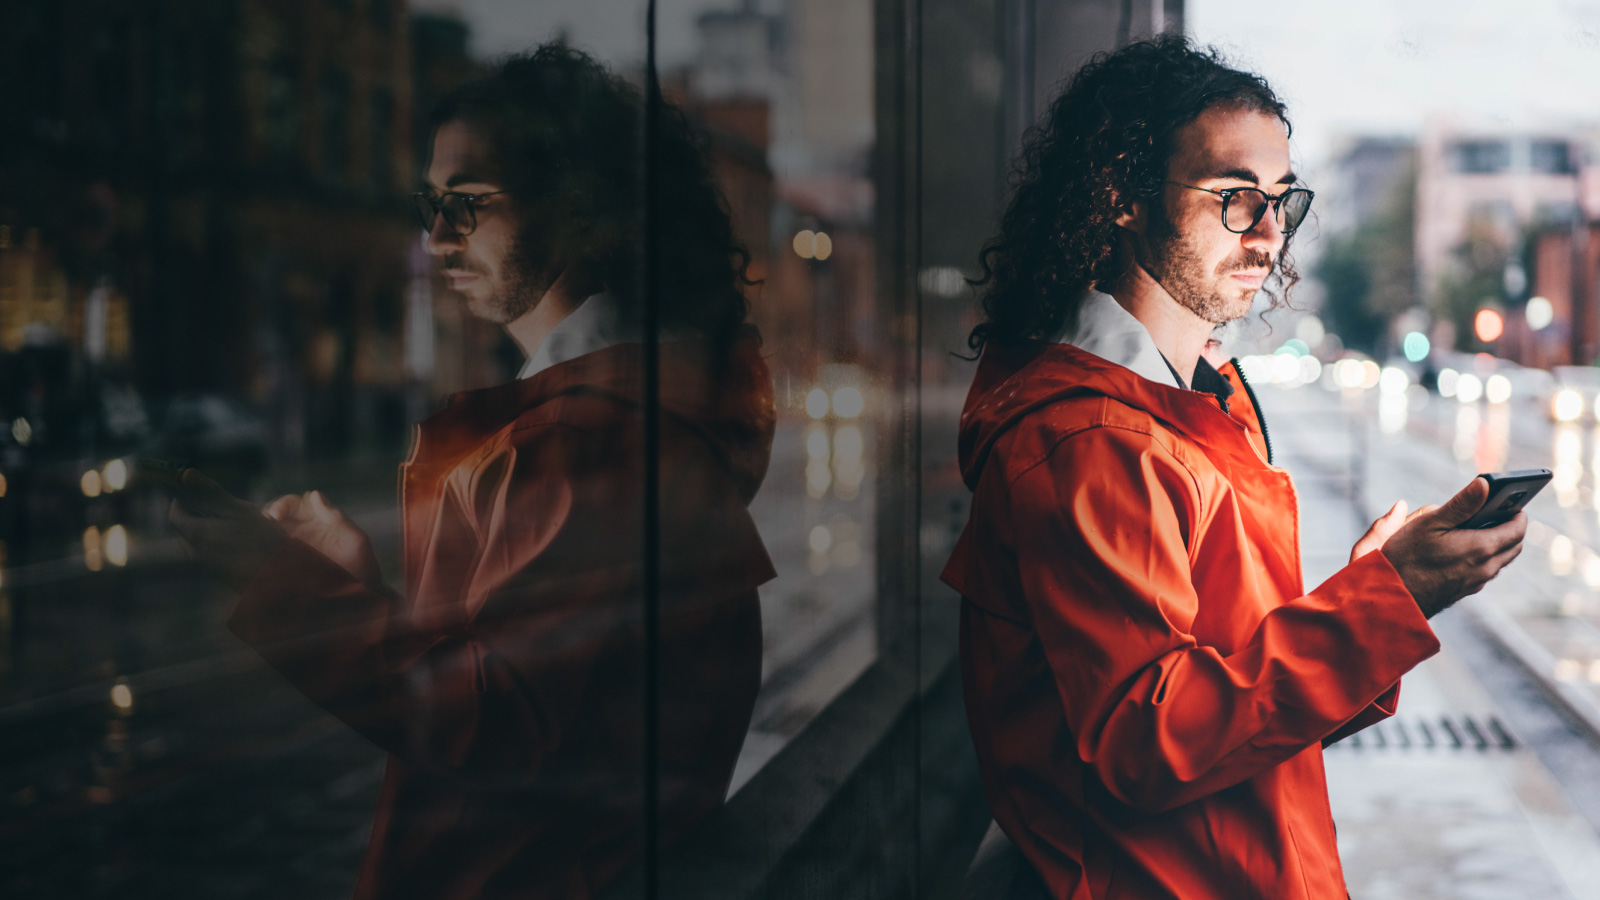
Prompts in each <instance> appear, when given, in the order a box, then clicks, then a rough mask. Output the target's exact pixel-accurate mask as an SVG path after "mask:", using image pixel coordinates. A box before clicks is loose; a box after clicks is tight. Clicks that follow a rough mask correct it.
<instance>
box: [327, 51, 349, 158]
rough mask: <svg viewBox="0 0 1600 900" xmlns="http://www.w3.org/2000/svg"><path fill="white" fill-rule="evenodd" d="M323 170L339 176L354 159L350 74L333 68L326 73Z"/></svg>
mask: <svg viewBox="0 0 1600 900" xmlns="http://www.w3.org/2000/svg"><path fill="white" fill-rule="evenodd" d="M321 100H322V174H323V175H325V176H327V177H328V178H331V179H334V180H339V179H342V178H344V177H345V171H346V169H347V168H348V166H349V163H350V140H349V134H350V76H348V75H346V74H345V73H344V72H342V71H340V70H339V69H329V70H327V71H326V72H325V73H323V76H322V96H321Z"/></svg>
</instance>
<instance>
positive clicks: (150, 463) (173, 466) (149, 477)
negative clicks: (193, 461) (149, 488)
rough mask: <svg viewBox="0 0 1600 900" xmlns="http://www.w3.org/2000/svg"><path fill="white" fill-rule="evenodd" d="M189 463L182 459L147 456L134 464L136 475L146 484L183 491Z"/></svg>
mask: <svg viewBox="0 0 1600 900" xmlns="http://www.w3.org/2000/svg"><path fill="white" fill-rule="evenodd" d="M187 468H189V464H188V463H187V462H185V461H183V460H181V459H152V458H150V457H145V458H144V459H141V460H139V461H138V462H136V463H135V464H134V467H133V472H134V477H135V478H137V479H138V480H139V481H142V482H144V483H146V484H153V485H157V486H159V487H164V488H166V489H167V490H169V491H175V492H178V493H182V492H183V491H184V487H183V470H184V469H187Z"/></svg>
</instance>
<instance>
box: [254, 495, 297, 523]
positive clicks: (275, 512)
mask: <svg viewBox="0 0 1600 900" xmlns="http://www.w3.org/2000/svg"><path fill="white" fill-rule="evenodd" d="M300 504H301V499H300V495H299V494H284V495H283V496H282V497H279V498H278V499H276V500H274V501H272V502H271V503H268V504H267V505H266V506H263V507H261V514H262V515H264V516H266V517H267V518H269V519H273V520H275V521H278V522H282V521H285V520H287V519H293V518H295V516H296V514H297V513H299V512H300Z"/></svg>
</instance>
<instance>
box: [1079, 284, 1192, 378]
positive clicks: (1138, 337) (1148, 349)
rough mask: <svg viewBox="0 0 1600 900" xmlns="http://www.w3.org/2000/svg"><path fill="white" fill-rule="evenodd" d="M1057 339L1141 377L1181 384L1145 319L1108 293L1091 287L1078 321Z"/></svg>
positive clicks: (1084, 299)
mask: <svg viewBox="0 0 1600 900" xmlns="http://www.w3.org/2000/svg"><path fill="white" fill-rule="evenodd" d="M1058 343H1062V344H1070V345H1071V346H1073V347H1077V348H1078V349H1079V350H1083V351H1085V352H1087V353H1093V354H1094V355H1095V356H1098V357H1100V358H1101V359H1103V360H1105V361H1107V362H1112V363H1116V364H1117V365H1119V366H1122V367H1123V368H1125V369H1128V370H1129V371H1131V372H1133V373H1134V374H1135V375H1138V376H1140V377H1142V378H1146V379H1149V380H1150V381H1154V382H1156V383H1157V384H1164V385H1167V386H1169V387H1182V385H1180V384H1178V380H1177V378H1175V377H1174V376H1173V374H1172V367H1171V366H1169V365H1167V361H1166V360H1165V359H1163V358H1162V356H1161V351H1160V350H1157V349H1156V342H1155V341H1154V340H1152V339H1151V338H1150V332H1149V331H1148V330H1147V329H1146V328H1145V327H1144V323H1143V322H1140V321H1139V320H1138V319H1137V318H1135V317H1134V315H1133V313H1131V312H1128V311H1127V310H1126V309H1123V308H1122V304H1120V303H1118V302H1117V301H1116V298H1114V297H1112V296H1111V295H1110V294H1102V293H1100V292H1099V291H1090V292H1089V293H1088V295H1086V296H1085V297H1084V298H1083V304H1082V305H1081V306H1080V307H1079V309H1078V323H1077V326H1076V327H1075V328H1073V329H1070V330H1069V331H1068V332H1067V333H1066V334H1064V335H1063V336H1062V337H1061V338H1060V339H1059V340H1058Z"/></svg>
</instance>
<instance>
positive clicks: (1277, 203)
mask: <svg viewBox="0 0 1600 900" xmlns="http://www.w3.org/2000/svg"><path fill="white" fill-rule="evenodd" d="M1167 184H1175V185H1177V186H1178V187H1182V188H1188V189H1189V190H1191V191H1205V192H1206V193H1208V194H1216V195H1217V196H1218V197H1221V198H1222V227H1223V228H1226V229H1228V230H1229V231H1231V232H1233V233H1234V234H1244V233H1245V232H1247V231H1249V230H1250V229H1252V228H1254V227H1256V226H1257V225H1259V224H1261V217H1262V216H1264V215H1266V213H1267V207H1268V206H1271V207H1272V215H1273V217H1274V218H1276V219H1277V220H1278V222H1279V223H1280V224H1282V225H1283V233H1284V234H1285V235H1290V234H1294V233H1295V232H1296V231H1298V230H1300V226H1301V225H1302V224H1304V223H1305V220H1306V216H1308V215H1310V214H1311V201H1313V200H1315V199H1316V198H1317V192H1316V191H1313V190H1311V189H1310V188H1289V189H1288V190H1286V191H1284V192H1283V193H1281V194H1278V195H1277V196H1273V195H1272V194H1269V193H1267V192H1266V191H1264V190H1262V189H1261V188H1256V187H1236V188H1222V189H1220V190H1215V189H1212V188H1203V187H1196V186H1195V185H1192V184H1184V183H1183V182H1181V181H1168V182H1167ZM1246 191H1252V192H1254V193H1257V194H1260V195H1261V197H1262V199H1263V201H1264V202H1263V203H1262V204H1261V205H1260V206H1259V207H1257V208H1256V214H1255V218H1253V219H1251V220H1250V224H1249V225H1246V226H1245V227H1243V228H1234V227H1233V226H1232V225H1229V224H1228V207H1230V206H1232V205H1233V198H1234V197H1236V196H1238V195H1239V194H1242V193H1245V192H1246ZM1294 194H1305V195H1306V208H1305V211H1304V212H1302V213H1300V221H1298V222H1295V223H1294V225H1292V226H1291V225H1289V224H1288V223H1287V222H1284V220H1283V204H1284V201H1285V200H1288V199H1289V197H1290V196H1292V195H1294Z"/></svg>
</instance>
